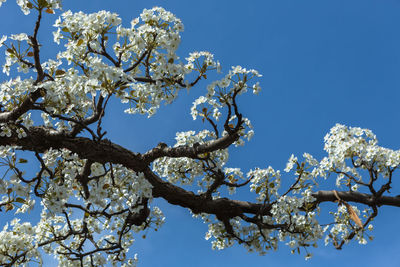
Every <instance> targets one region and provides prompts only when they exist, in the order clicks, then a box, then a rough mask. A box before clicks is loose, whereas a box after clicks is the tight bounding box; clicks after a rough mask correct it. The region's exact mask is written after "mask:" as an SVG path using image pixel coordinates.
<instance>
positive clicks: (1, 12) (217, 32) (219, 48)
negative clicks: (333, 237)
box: [0, 0, 400, 266]
mask: <svg viewBox="0 0 400 267" xmlns="http://www.w3.org/2000/svg"><path fill="white" fill-rule="evenodd" d="M153 6H163V7H164V8H165V9H167V10H169V11H171V12H173V13H174V14H176V16H177V17H179V18H180V19H181V20H182V22H183V24H184V25H185V31H184V32H183V34H182V43H181V45H180V48H179V49H178V55H180V56H181V58H185V57H186V56H187V55H188V53H189V52H192V51H195V50H208V51H210V52H212V53H213V54H214V56H215V58H216V59H217V60H219V61H220V62H221V65H222V70H223V71H225V72H227V71H228V70H229V69H230V66H235V65H242V66H243V67H247V68H254V69H257V70H258V71H259V72H260V73H261V74H262V75H263V77H262V78H260V79H259V81H260V85H261V87H262V91H261V92H260V93H259V95H258V96H253V95H252V96H249V97H246V98H245V99H244V100H243V102H242V103H241V106H242V109H243V111H244V112H245V113H246V116H247V117H249V118H250V119H251V121H252V124H253V126H254V131H255V135H254V138H253V139H252V140H251V142H249V143H248V144H247V145H246V146H245V147H243V148H239V149H236V150H234V152H233V153H231V158H230V165H232V166H235V165H237V166H238V167H241V168H243V169H251V168H254V167H256V166H260V167H266V166H267V165H271V166H274V168H276V169H281V170H283V169H284V168H285V164H286V162H287V159H288V158H289V157H290V155H291V154H292V153H293V154H295V155H298V156H301V155H302V154H303V152H309V153H311V154H312V155H314V156H315V157H317V158H318V159H321V158H322V157H323V156H326V155H325V152H323V137H324V136H325V134H326V133H327V132H328V131H329V129H330V128H331V127H333V126H334V125H335V124H336V123H343V124H346V125H349V126H359V127H363V128H369V129H371V130H373V131H374V133H375V134H376V135H377V136H378V138H379V140H380V144H381V145H382V146H385V147H390V148H393V149H399V147H400V140H399V138H398V131H399V128H400V127H399V126H398V125H399V124H398V120H399V115H400V111H399V109H398V101H399V99H400V98H399V96H400V93H399V90H398V88H399V85H400V79H399V76H398V75H397V74H398V71H399V70H400V60H399V56H400V52H399V49H398V47H400V46H399V44H400V38H399V34H398V31H397V25H399V22H400V18H399V17H398V14H399V9H400V3H399V2H398V1H386V2H385V3H382V2H378V1H352V2H348V1H329V2H328V1H294V0H293V1H252V2H248V3H245V4H244V3H243V2H242V1H201V2H199V1H161V0H160V1H128V0H120V1H94V0H93V1H75V0H71V1H68V2H66V3H65V4H64V9H65V10H66V9H71V10H72V11H74V12H76V11H80V10H82V11H84V12H96V11H99V10H102V9H105V10H110V11H112V12H116V13H119V14H120V15H121V18H122V20H123V21H124V23H125V24H126V25H127V24H128V23H129V22H130V20H131V19H132V18H134V17H137V16H138V15H139V14H140V13H141V11H142V9H143V8H151V7H153ZM0 16H1V18H2V22H3V23H2V24H1V26H0V29H1V34H11V33H19V32H26V31H28V32H30V31H31V29H32V25H29V23H19V21H20V20H21V17H22V18H23V19H26V18H25V17H23V15H22V13H21V11H20V10H19V9H18V8H17V7H16V5H15V3H14V2H13V1H11V0H9V1H8V2H7V3H5V4H3V6H2V7H1V8H0ZM56 17H57V16H55V15H53V16H50V15H49V16H47V17H46V22H47V26H49V25H51V24H53V22H52V21H54V20H55V19H56ZM31 19H32V21H33V18H31ZM28 20H29V18H28ZM54 30H55V29H54V28H50V27H48V28H45V27H43V29H42V31H41V33H40V36H39V40H40V39H41V40H42V41H43V42H45V41H47V40H51V39H52V35H51V32H52V31H54ZM51 49H53V50H49V51H48V53H49V55H51V54H53V55H54V54H56V50H55V49H56V46H55V45H52V47H51ZM0 75H1V77H2V79H3V78H4V79H5V77H4V76H3V74H0ZM210 79H211V78H210ZM211 82H212V81H211V80H206V81H202V83H200V84H199V85H198V86H196V87H195V88H193V89H191V90H190V92H189V93H186V92H184V91H182V92H181V95H180V96H179V98H178V100H177V102H176V103H175V104H174V105H171V106H166V107H162V108H161V109H160V110H159V111H158V113H157V114H156V115H154V117H152V118H151V119H147V118H146V117H145V116H137V117H135V118H132V116H128V115H120V114H121V111H123V108H120V109H119V110H118V106H117V105H116V106H115V109H116V111H115V112H112V113H110V114H108V117H106V118H105V126H106V127H107V126H108V127H107V128H109V129H110V130H108V132H109V138H110V139H112V140H113V141H115V142H116V143H119V144H121V145H125V146H127V147H128V148H130V149H132V150H135V151H139V152H142V151H145V150H147V149H148V148H150V147H152V146H154V145H156V144H157V143H158V142H159V141H164V142H167V143H168V142H169V143H170V144H172V140H173V139H174V137H175V133H176V132H179V131H187V130H190V129H195V128H196V127H197V128H200V127H201V125H199V122H198V121H196V122H193V121H192V118H191V115H190V108H191V106H192V102H193V101H194V100H195V99H196V98H197V97H198V95H200V94H202V92H203V91H204V90H206V87H207V85H208V84H209V83H211ZM200 91H201V92H200ZM160 206H161V207H162V209H163V211H164V213H165V215H166V218H167V219H166V224H165V225H164V226H163V227H162V228H161V229H160V230H159V231H158V232H152V231H149V232H148V233H147V236H146V238H145V239H142V238H141V237H136V238H137V242H136V243H135V244H134V246H133V247H132V249H131V251H132V253H133V252H135V253H136V252H137V253H138V254H139V262H140V266H188V265H190V266H204V265H207V266H221V265H222V266H225V265H226V266H228V265H230V266H243V265H244V264H246V265H252V266H265V265H268V264H271V265H272V264H277V265H278V266H285V265H288V266H291V265H294V264H296V265H297V266H303V265H304V266H308V265H312V266H313V265H315V266H320V265H325V266H337V265H341V266H354V265H355V264H359V265H363V266H372V265H376V264H380V265H382V266H398V265H399V264H400V258H399V257H398V254H397V251H398V250H399V246H400V243H399V241H398V240H397V238H396V237H397V236H398V233H397V232H396V229H397V228H396V225H397V224H396V221H398V214H399V213H398V211H397V210H396V209H394V208H383V209H382V210H381V216H380V217H378V218H377V220H376V221H374V225H375V230H374V233H373V234H374V236H375V240H374V241H372V242H369V244H368V245H366V246H361V245H358V244H357V242H354V243H352V244H351V245H350V246H345V247H344V249H343V250H342V251H335V250H334V248H333V247H332V246H328V247H324V246H323V244H322V243H321V246H320V247H319V248H317V249H313V250H312V252H313V253H314V258H313V259H311V260H310V261H307V262H306V261H304V258H303V257H304V255H300V256H297V255H293V256H291V255H290V252H289V250H288V249H286V248H284V246H281V250H280V251H278V252H270V253H269V254H267V255H266V256H263V257H260V256H258V255H256V254H248V253H247V252H246V251H245V249H243V248H240V247H234V248H230V249H227V250H225V251H212V250H211V245H210V243H209V242H208V241H205V240H204V235H205V232H206V231H207V229H206V225H205V224H203V223H202V222H201V221H200V220H196V219H192V218H191V215H190V214H189V212H188V211H186V210H183V209H181V208H179V207H172V206H170V205H167V204H166V203H163V202H162V201H160ZM331 206H332V207H334V205H331ZM45 266H46V265H45ZM48 266H50V265H48Z"/></svg>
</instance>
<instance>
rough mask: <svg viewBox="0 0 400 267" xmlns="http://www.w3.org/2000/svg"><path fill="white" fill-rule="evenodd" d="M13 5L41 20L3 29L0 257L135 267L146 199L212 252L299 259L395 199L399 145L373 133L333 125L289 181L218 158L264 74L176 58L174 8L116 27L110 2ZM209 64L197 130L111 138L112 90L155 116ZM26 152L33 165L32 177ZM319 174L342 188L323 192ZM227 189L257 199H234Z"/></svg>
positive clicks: (158, 215) (47, 0) (362, 226)
mask: <svg viewBox="0 0 400 267" xmlns="http://www.w3.org/2000/svg"><path fill="white" fill-rule="evenodd" d="M3 2H5V0H0V5H1V3H3ZM17 4H18V5H19V6H20V7H21V9H22V11H23V13H24V14H25V15H30V16H32V15H33V16H36V23H35V24H34V25H32V27H33V29H32V33H30V34H26V33H20V34H14V35H11V36H2V37H1V39H0V47H1V49H4V50H5V64H4V65H3V72H4V73H5V74H7V75H9V76H12V77H11V78H10V79H8V80H5V81H2V83H1V85H0V86H1V91H0V101H1V110H0V126H1V131H0V158H1V168H2V179H0V194H1V197H2V198H1V201H0V208H1V212H8V213H15V215H16V216H15V219H13V220H12V221H10V222H9V223H7V224H6V226H5V227H4V228H3V229H2V231H1V232H0V263H1V265H2V266H14V265H24V264H28V263H29V262H38V263H39V264H40V263H42V258H41V254H42V253H47V254H53V255H55V256H56V257H57V258H58V261H59V265H60V266H101V265H104V264H106V263H111V264H114V265H118V264H120V265H121V266H134V265H136V263H137V259H136V255H135V254H134V253H129V254H128V250H129V249H134V246H132V244H133V241H134V238H133V237H134V235H135V234H136V233H138V232H141V231H143V230H146V229H148V228H149V229H154V230H157V229H158V228H159V227H161V226H162V224H163V222H164V220H165V218H164V216H163V213H162V211H161V210H160V209H159V208H158V207H157V206H155V204H154V201H153V200H154V199H155V198H162V199H164V200H166V201H167V202H168V203H170V204H171V205H177V206H180V207H182V208H185V209H188V210H190V212H191V213H192V214H193V217H196V218H199V219H201V220H203V221H204V222H205V223H207V224H208V232H207V233H206V239H210V240H211V244H212V248H213V249H224V248H227V247H229V246H232V245H233V244H235V242H236V243H238V244H241V245H243V246H244V247H246V248H247V249H248V250H249V251H251V252H257V253H260V254H265V253H266V252H267V251H269V250H276V249H278V246H279V245H287V246H289V247H290V248H291V249H292V250H293V252H295V251H299V252H300V251H303V250H304V254H305V256H306V258H308V257H311V252H312V249H313V248H311V247H312V246H314V247H316V246H317V242H318V241H319V240H321V239H323V240H324V241H325V243H326V244H329V243H331V244H333V246H334V247H336V248H337V249H341V248H342V247H343V246H344V245H345V244H346V243H348V242H350V241H352V240H356V241H358V242H359V243H361V244H365V243H366V242H367V240H368V239H372V236H371V231H372V230H373V226H372V224H371V221H372V220H373V219H374V218H375V217H376V216H377V215H378V209H379V207H380V206H384V205H389V206H396V207H399V206H400V197H398V196H393V195H391V194H390V189H391V185H392V176H393V173H394V171H395V170H396V169H397V167H398V166H399V164H400V151H394V150H391V149H387V148H383V147H381V146H379V145H378V141H377V138H376V136H375V135H374V134H373V133H372V132H371V131H370V130H368V129H361V128H352V127H346V126H344V125H339V124H337V125H335V126H334V127H333V128H332V129H331V130H330V132H329V133H328V134H327V135H326V137H325V146H324V150H325V151H326V152H327V157H325V158H323V159H322V160H320V161H318V160H316V159H315V158H313V156H311V155H310V154H307V153H305V154H304V155H303V157H302V158H301V159H299V158H297V157H295V156H294V155H292V156H291V157H290V159H289V162H288V163H287V167H286V169H285V170H284V172H286V173H287V174H285V175H288V176H291V177H292V179H293V183H292V185H291V186H288V187H283V186H282V187H281V175H282V174H281V172H280V171H279V170H275V169H273V168H272V167H267V168H257V167H254V168H253V169H251V170H248V171H247V172H246V171H244V170H241V169H240V168H239V167H236V168H232V167H227V166H228V165H227V162H228V156H229V149H230V148H231V147H232V146H242V145H245V143H246V142H247V141H248V140H250V139H251V138H252V136H253V134H254V131H253V128H252V125H251V123H250V120H249V119H248V118H247V117H245V115H244V114H243V113H242V112H241V109H240V105H239V101H238V100H239V99H240V97H241V96H242V95H243V94H247V93H254V94H257V93H258V92H259V91H260V85H259V81H260V79H259V78H260V77H261V75H260V74H259V73H258V72H257V71H256V70H253V69H246V68H243V67H240V66H234V67H232V68H231V69H230V71H229V72H228V73H226V74H220V63H219V62H218V61H216V60H215V59H214V57H213V55H212V54H211V53H209V52H205V51H201V52H193V53H191V54H190V55H188V57H187V58H186V59H185V60H184V61H181V60H180V59H179V57H178V56H177V54H176V51H177V49H178V46H179V43H180V32H182V31H183V24H182V22H181V21H180V19H178V18H176V17H175V16H174V15H173V14H172V13H171V12H168V11H166V10H164V9H163V8H160V7H155V8H152V9H145V10H144V11H143V12H142V14H140V17H138V18H134V19H133V20H132V21H131V22H130V25H129V27H125V26H123V24H122V21H121V19H120V18H119V17H118V15H117V14H114V13H110V12H107V11H99V12H97V13H93V14H84V13H82V12H78V13H72V12H71V11H66V12H63V13H61V11H60V10H61V8H62V6H61V0H30V1H28V0H17ZM57 12H60V16H59V18H58V19H57V20H56V21H55V23H54V27H55V31H54V33H53V35H54V42H56V43H57V44H59V45H60V52H59V53H58V55H57V57H56V58H53V59H48V60H46V61H44V60H43V59H42V57H41V50H43V49H45V48H46V43H39V41H38V33H39V31H40V25H41V20H42V17H43V16H47V15H49V14H55V13H57ZM47 13H49V14H47ZM213 72H217V73H218V75H220V79H217V80H215V81H213V82H211V83H209V85H208V86H207V90H206V92H204V94H203V96H200V97H199V98H197V99H196V100H195V101H194V102H193V106H192V108H191V110H190V113H191V115H192V117H193V119H194V120H196V119H198V120H201V123H203V124H202V125H204V129H203V130H201V131H197V132H196V131H187V132H178V133H177V134H176V143H175V144H165V143H162V142H160V143H159V144H158V145H157V146H156V147H154V148H152V149H150V150H149V151H147V152H144V153H139V152H136V151H130V150H129V149H127V148H124V147H122V146H120V145H118V144H116V143H114V142H113V141H112V140H109V139H107V132H106V129H103V127H102V118H103V117H104V115H105V114H106V113H107V110H108V109H107V107H108V103H109V100H110V99H112V98H118V99H119V100H120V102H121V103H122V105H124V106H125V107H126V110H125V112H126V113H129V114H132V115H134V114H147V115H148V116H149V117H150V116H152V115H154V114H155V113H156V112H157V110H158V109H159V107H160V105H161V104H162V103H165V104H172V103H173V102H174V100H175V99H176V97H177V96H178V94H179V92H180V91H181V90H182V89H185V90H186V89H190V88H192V87H195V86H196V85H198V84H199V83H200V82H202V81H203V80H205V79H207V75H209V76H210V75H211V74H210V73H213ZM22 151H25V152H23V153H30V154H31V155H32V158H33V159H34V162H31V160H29V161H30V162H29V164H37V165H38V166H39V171H38V172H37V173H36V174H35V175H33V176H29V175H28V174H27V172H26V166H27V163H28V160H27V159H25V158H23V157H22V156H21V152H22ZM24 168H25V169H24ZM328 177H329V179H332V178H333V179H336V186H337V187H333V188H331V190H329V191H324V190H318V188H317V186H318V185H319V184H323V183H324V182H325V180H326V179H327V178H328ZM236 190H250V191H251V192H252V193H253V195H254V198H253V199H250V200H249V201H242V200H237V199H235V192H236ZM325 202H336V203H337V209H336V210H327V209H326V208H324V203H325ZM33 209H35V210H40V211H41V216H40V221H39V222H37V223H36V224H33V223H32V222H22V221H21V220H20V219H18V214H19V213H27V212H30V211H31V210H33ZM329 212H330V213H331V221H330V222H329V223H321V222H320V220H319V214H320V213H329ZM132 247H133V248H132ZM130 255H135V256H130Z"/></svg>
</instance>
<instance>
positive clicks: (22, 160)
mask: <svg viewBox="0 0 400 267" xmlns="http://www.w3.org/2000/svg"><path fill="white" fill-rule="evenodd" d="M27 162H28V160H26V159H23V158H20V159H19V160H18V163H27Z"/></svg>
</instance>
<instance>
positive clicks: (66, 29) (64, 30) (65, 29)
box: [61, 27, 69, 32]
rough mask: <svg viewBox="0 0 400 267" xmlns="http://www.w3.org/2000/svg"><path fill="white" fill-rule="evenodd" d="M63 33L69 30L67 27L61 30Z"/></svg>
mask: <svg viewBox="0 0 400 267" xmlns="http://www.w3.org/2000/svg"><path fill="white" fill-rule="evenodd" d="M61 30H62V31H63V32H69V29H68V28H67V27H64V28H62V29H61Z"/></svg>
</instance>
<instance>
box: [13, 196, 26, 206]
mask: <svg viewBox="0 0 400 267" xmlns="http://www.w3.org/2000/svg"><path fill="white" fill-rule="evenodd" d="M15 201H16V202H18V203H22V204H25V203H26V201H25V199H23V198H20V197H17V198H16V199H15Z"/></svg>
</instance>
